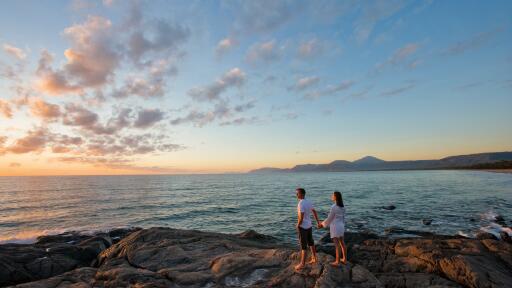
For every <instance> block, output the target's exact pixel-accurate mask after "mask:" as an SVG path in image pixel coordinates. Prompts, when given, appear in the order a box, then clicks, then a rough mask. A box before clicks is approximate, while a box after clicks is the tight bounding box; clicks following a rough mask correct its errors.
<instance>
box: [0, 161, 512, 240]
mask: <svg viewBox="0 0 512 288" xmlns="http://www.w3.org/2000/svg"><path fill="white" fill-rule="evenodd" d="M298 186H301V187H304V188H306V191H307V197H309V198H310V199H312V201H313V203H314V205H315V208H316V209H317V211H319V213H320V216H321V218H324V217H326V215H327V213H328V211H329V207H330V206H331V202H330V196H331V193H332V191H333V190H339V191H341V192H342V193H343V198H344V202H345V206H346V209H347V226H348V229H349V230H352V231H357V230H363V229H369V230H372V231H375V232H377V233H383V232H384V229H386V228H388V227H401V228H406V229H415V230H422V231H433V232H438V233H445V234H456V233H462V234H467V235H474V233H475V232H477V231H478V230H479V229H481V228H482V227H488V225H490V223H489V217H490V216H492V215H493V214H501V215H503V216H504V217H505V219H506V220H507V223H509V224H510V220H512V174H499V173H488V172H478V171H400V172H395V171H393V172H352V173H300V174H294V173H289V174H270V175H262V174H261V175H259V174H242V175H186V176H181V175H180V176H66V177H0V242H13V241H18V242H23V241H28V240H30V239H33V238H34V237H35V236H37V235H42V234H55V233H60V232H65V231H71V230H75V231H97V230H108V229H111V228H114V227H127V226H140V227H150V226H168V227H174V228H184V229H199V230H206V231H217V232H228V233H238V232H241V231H244V230H247V229H254V230H256V231H258V232H260V233H264V234H268V235H273V236H276V237H279V238H281V239H283V240H285V241H294V239H295V230H294V223H295V221H296V205H297V200H296V199H295V191H294V190H295V187H298ZM390 204H393V205H395V206H396V207H397V208H396V209H395V210H393V211H387V210H384V209H381V208H380V207H381V206H385V205H390ZM424 218H431V219H433V222H432V225H430V226H425V225H423V224H422V219H424ZM472 219H473V221H472ZM317 235H318V233H317Z"/></svg>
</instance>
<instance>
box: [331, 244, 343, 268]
mask: <svg viewBox="0 0 512 288" xmlns="http://www.w3.org/2000/svg"><path fill="white" fill-rule="evenodd" d="M332 243H333V244H334V247H336V260H334V262H332V263H331V266H339V265H340V264H339V262H340V252H341V251H340V244H339V240H338V237H334V238H332Z"/></svg>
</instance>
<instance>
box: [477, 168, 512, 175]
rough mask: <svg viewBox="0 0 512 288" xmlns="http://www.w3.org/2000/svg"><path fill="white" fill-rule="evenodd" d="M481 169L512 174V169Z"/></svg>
mask: <svg viewBox="0 0 512 288" xmlns="http://www.w3.org/2000/svg"><path fill="white" fill-rule="evenodd" d="M480 171H485V172H491V173H503V174H512V169H485V170H480Z"/></svg>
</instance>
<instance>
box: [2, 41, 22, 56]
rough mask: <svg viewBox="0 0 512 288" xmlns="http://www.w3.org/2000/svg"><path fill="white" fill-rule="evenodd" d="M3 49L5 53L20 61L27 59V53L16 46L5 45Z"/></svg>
mask: <svg viewBox="0 0 512 288" xmlns="http://www.w3.org/2000/svg"><path fill="white" fill-rule="evenodd" d="M3 49H4V51H5V53H7V54H9V55H11V56H13V57H15V58H16V59H18V60H25V58H27V54H26V53H25V51H23V49H21V48H18V47H16V46H13V45H10V44H7V43H4V45H3Z"/></svg>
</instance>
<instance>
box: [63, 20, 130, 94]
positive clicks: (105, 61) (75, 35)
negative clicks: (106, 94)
mask: <svg viewBox="0 0 512 288" xmlns="http://www.w3.org/2000/svg"><path fill="white" fill-rule="evenodd" d="M111 28H112V22H110V20H108V19H106V18H103V17H100V16H89V17H88V18H87V20H86V22H85V23H83V24H77V25H73V26H71V27H68V28H66V29H65V30H64V36H66V37H67V38H69V39H70V41H71V43H72V45H71V46H72V47H71V48H69V49H67V50H66V51H64V56H65V57H66V59H67V61H68V62H67V63H66V65H65V66H64V70H65V71H66V72H67V73H69V74H70V75H71V76H72V77H73V78H75V79H76V80H77V82H78V83H79V84H80V85H83V86H86V87H98V86H100V85H102V84H104V83H106V82H107V80H108V77H109V76H111V75H112V74H113V72H114V69H115V68H116V67H117V65H118V61H119V57H120V56H119V55H118V54H117V53H116V52H115V50H114V48H113V47H111V45H112V43H111V41H112V37H113V35H112V29H111Z"/></svg>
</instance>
